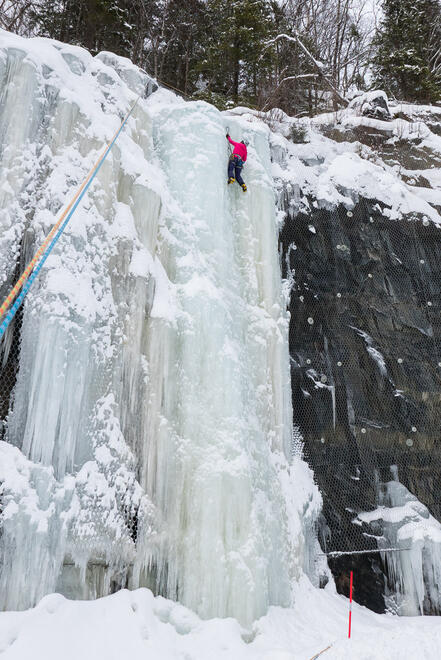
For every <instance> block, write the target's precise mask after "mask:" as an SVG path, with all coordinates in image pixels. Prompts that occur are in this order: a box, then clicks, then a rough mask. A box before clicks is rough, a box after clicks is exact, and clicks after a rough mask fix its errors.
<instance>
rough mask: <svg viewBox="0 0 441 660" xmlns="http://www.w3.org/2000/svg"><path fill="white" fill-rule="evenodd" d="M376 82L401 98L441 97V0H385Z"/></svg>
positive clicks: (377, 55)
mask: <svg viewBox="0 0 441 660" xmlns="http://www.w3.org/2000/svg"><path fill="white" fill-rule="evenodd" d="M383 12H384V17H383V20H382V22H381V25H380V28H379V32H378V35H377V37H376V39H375V47H376V54H375V58H374V75H375V85H376V86H378V87H381V88H383V89H385V90H386V91H387V92H388V93H389V94H392V95H394V96H396V97H397V98H401V99H405V100H411V101H413V100H415V101H438V100H439V99H441V25H440V24H441V4H440V0H384V2H383Z"/></svg>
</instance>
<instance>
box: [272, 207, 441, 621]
mask: <svg viewBox="0 0 441 660" xmlns="http://www.w3.org/2000/svg"><path fill="white" fill-rule="evenodd" d="M314 230H315V233H314ZM280 247H281V256H282V268H283V275H284V277H286V278H288V279H290V280H291V282H292V290H291V300H290V312H291V323H290V336H289V341H290V355H291V374H292V391H293V408H294V423H295V424H296V425H298V426H299V428H300V430H301V432H302V434H303V437H304V441H305V454H306V458H307V460H308V461H309V463H310V465H311V467H312V468H313V470H314V473H315V477H316V480H317V483H318V485H319V487H320V490H321V491H322V493H323V498H324V509H323V517H324V522H323V525H322V526H321V529H320V537H321V538H320V541H321V544H322V547H323V549H324V551H326V552H333V551H341V552H348V551H354V550H356V551H360V550H363V551H368V550H369V549H375V548H376V547H377V544H376V541H375V539H373V538H370V537H369V536H367V535H366V531H367V530H365V529H363V528H362V527H361V526H360V525H357V524H355V523H354V522H352V521H353V520H354V518H355V517H356V515H357V513H358V512H359V511H369V510H372V509H374V508H375V507H376V506H377V504H378V501H377V490H378V489H377V484H378V481H379V480H380V481H383V480H384V481H387V480H389V479H390V478H391V477H390V474H391V469H390V466H394V465H396V466H397V467H398V476H399V480H400V481H401V483H403V484H404V485H405V486H406V487H407V488H408V489H409V490H410V491H411V492H412V493H413V494H415V495H416V496H417V497H418V499H419V500H420V501H421V502H423V503H424V504H425V505H426V506H427V507H428V508H429V510H430V512H431V513H432V514H433V515H434V516H435V517H436V518H437V519H438V520H441V495H440V493H441V442H440V410H441V407H440V399H441V315H440V312H441V309H440V307H441V291H440V284H441V256H440V255H441V229H438V228H437V227H436V226H435V225H434V224H432V223H429V222H428V221H424V222H423V220H422V219H421V218H418V219H417V218H413V219H406V220H404V219H403V220H400V221H391V220H390V219H388V218H387V217H384V215H383V213H382V209H381V206H380V205H379V204H378V203H376V201H375V200H361V201H360V202H359V203H358V204H357V206H356V207H355V208H354V209H353V211H352V212H350V211H349V212H348V211H347V209H346V208H343V207H340V208H338V209H337V210H336V211H327V210H324V209H315V210H313V211H312V212H311V213H309V214H308V215H307V216H306V215H302V214H299V215H297V216H295V217H293V216H291V217H289V216H287V218H286V221H285V224H284V226H283V229H282V231H281V235H280ZM330 567H331V570H332V571H333V574H334V576H335V579H336V584H337V588H338V589H339V591H341V592H342V593H346V592H347V584H346V581H347V575H348V573H349V570H354V572H355V592H354V597H355V598H356V600H357V601H358V602H360V603H362V604H365V605H367V606H368V607H370V608H372V609H374V610H376V611H384V598H383V594H384V591H385V589H384V587H385V580H386V579H387V575H386V574H385V573H386V568H385V566H384V565H383V563H382V561H381V557H380V555H379V554H378V553H366V554H358V555H342V556H340V557H338V558H333V559H331V560H330ZM426 611H427V613H430V612H431V609H430V604H428V605H427V606H426Z"/></svg>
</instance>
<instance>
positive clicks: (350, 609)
mask: <svg viewBox="0 0 441 660" xmlns="http://www.w3.org/2000/svg"><path fill="white" fill-rule="evenodd" d="M353 575H354V574H353V572H352V571H351V580H350V583H349V630H348V637H349V639H350V638H351V623H352V582H353Z"/></svg>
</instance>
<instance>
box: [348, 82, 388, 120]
mask: <svg viewBox="0 0 441 660" xmlns="http://www.w3.org/2000/svg"><path fill="white" fill-rule="evenodd" d="M349 108H351V109H354V110H355V111H356V112H357V113H358V114H360V115H362V116H365V117H374V118H375V119H390V117H391V115H390V112H389V107H388V104H387V95H386V93H385V92H383V91H381V90H379V89H378V90H372V91H370V92H365V93H363V94H360V95H359V96H356V97H355V98H353V99H352V101H351V102H350V104H349Z"/></svg>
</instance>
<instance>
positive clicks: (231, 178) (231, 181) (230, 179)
mask: <svg viewBox="0 0 441 660" xmlns="http://www.w3.org/2000/svg"><path fill="white" fill-rule="evenodd" d="M235 181H236V179H233V177H230V178H229V179H228V183H234V182H235Z"/></svg>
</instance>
